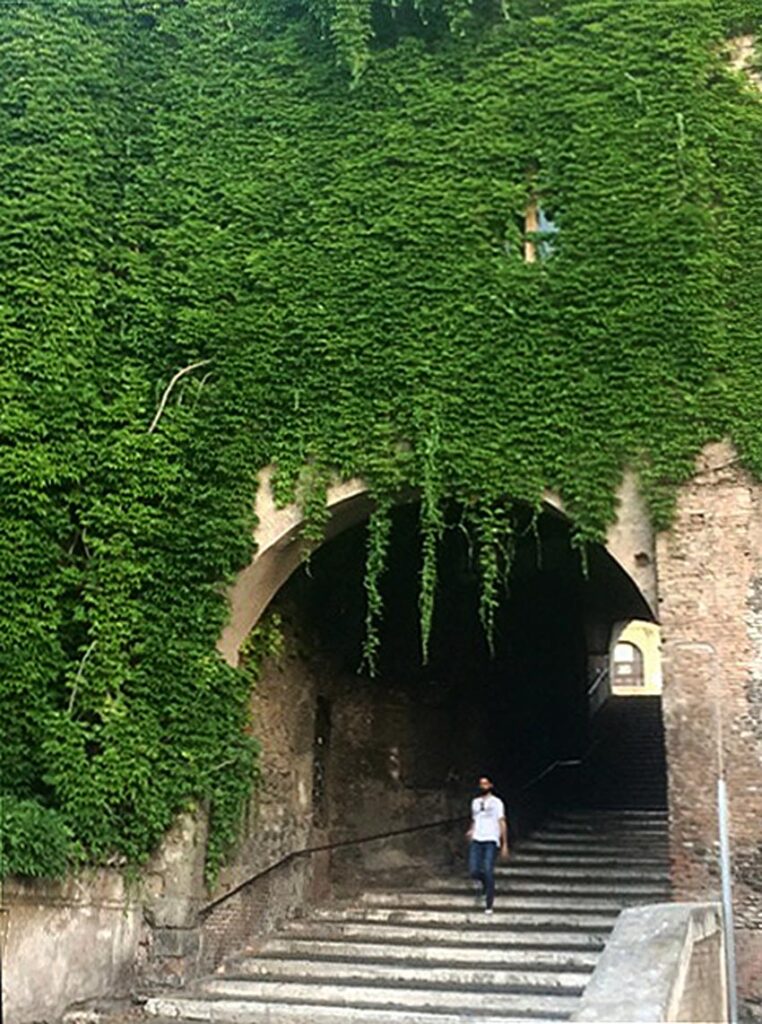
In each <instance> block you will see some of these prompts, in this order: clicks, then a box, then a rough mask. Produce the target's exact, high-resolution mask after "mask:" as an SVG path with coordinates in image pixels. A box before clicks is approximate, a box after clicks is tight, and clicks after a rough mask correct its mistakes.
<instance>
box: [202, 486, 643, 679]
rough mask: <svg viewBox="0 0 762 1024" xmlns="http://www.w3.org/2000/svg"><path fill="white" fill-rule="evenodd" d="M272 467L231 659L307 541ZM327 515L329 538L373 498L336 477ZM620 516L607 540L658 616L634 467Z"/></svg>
mask: <svg viewBox="0 0 762 1024" xmlns="http://www.w3.org/2000/svg"><path fill="white" fill-rule="evenodd" d="M272 477H273V467H272V466H266V467H265V468H264V469H263V470H262V471H261V472H260V474H259V486H258V489H257V497H256V504H255V512H256V516H257V527H256V529H255V532H254V542H255V544H256V552H255V554H254V556H253V558H252V560H251V562H250V563H249V565H248V566H246V568H245V569H243V570H242V571H241V572H240V573H239V575H238V577H237V579H236V580H235V582H234V583H233V585H232V587H231V588H230V591H229V595H228V596H229V602H230V618H229V621H228V624H227V626H226V627H225V629H224V630H223V632H222V634H221V636H220V639H219V641H218V644H217V649H218V651H219V652H220V654H221V655H222V656H223V658H224V659H225V661H227V663H228V664H229V665H233V666H235V665H237V664H238V657H239V651H240V648H241V645H242V644H243V642H244V640H245V639H246V637H247V636H248V634H249V633H250V631H251V630H252V629H253V628H254V626H255V625H256V624H257V622H258V621H259V619H260V617H261V615H262V614H263V612H264V611H265V609H266V608H267V606H268V604H269V603H270V601H271V600H272V599H273V597H274V596H275V595H276V593H277V592H278V591H279V590H280V588H281V587H282V586H283V584H284V583H285V582H286V580H288V578H289V577H290V576H291V574H292V573H293V572H294V571H295V570H296V569H297V568H298V567H299V565H300V564H301V562H302V558H303V551H304V547H303V544H302V540H301V534H302V528H303V526H304V517H303V514H302V512H301V510H300V508H299V506H298V505H297V504H295V503H292V504H290V505H286V506H285V507H278V506H277V505H276V502H275V499H274V496H273V491H272ZM543 500H544V503H545V505H546V506H548V507H550V508H552V509H555V510H556V511H557V512H559V513H561V514H562V515H564V516H565V515H566V512H565V509H564V504H563V501H562V500H561V498H560V497H559V496H558V495H557V494H555V493H554V492H552V491H546V492H545V494H544V495H543ZM326 506H327V509H328V520H327V524H326V528H325V540H326V541H327V540H330V539H331V538H332V537H335V536H337V535H338V534H340V533H342V532H343V531H344V530H346V529H348V528H349V527H351V526H355V525H357V524H358V523H361V522H363V521H365V520H366V519H367V518H368V516H369V515H370V513H371V511H372V509H373V502H372V499H371V497H370V495H369V492H368V487H367V484H365V482H364V481H363V480H362V479H360V478H359V477H353V478H352V479H350V480H345V481H336V482H335V483H333V484H332V485H331V486H330V487H329V488H328V492H327V496H326ZM617 510H618V511H617V518H616V520H615V522H613V523H612V524H611V526H610V527H609V530H608V533H607V536H606V542H605V544H604V545H603V546H604V547H605V549H606V551H607V552H608V553H609V555H611V557H612V558H613V559H614V561H615V562H616V563H617V564H618V566H619V567H620V568H621V569H622V570H623V571H624V572H625V573H626V574H627V575H628V576H629V577H630V578H631V580H632V582H633V583H634V584H635V586H636V587H637V589H638V590H639V592H640V594H641V595H642V597H643V599H644V601H645V603H646V605H647V606H648V608H649V609H650V611H651V613H652V615H653V616H654V618H656V615H657V609H658V596H657V588H656V568H655V558H654V550H655V540H654V533H653V530H652V528H651V524H650V519H649V516H648V512H647V510H646V507H645V503H644V501H643V498H642V496H641V494H640V491H639V488H638V482H637V478H636V476H635V474H634V473H631V472H627V473H625V475H624V477H623V479H622V482H621V484H620V486H619V489H618V492H617Z"/></svg>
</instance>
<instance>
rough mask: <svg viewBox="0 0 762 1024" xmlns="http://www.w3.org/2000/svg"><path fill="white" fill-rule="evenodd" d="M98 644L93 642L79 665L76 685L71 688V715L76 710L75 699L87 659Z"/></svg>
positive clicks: (75, 680) (75, 678)
mask: <svg viewBox="0 0 762 1024" xmlns="http://www.w3.org/2000/svg"><path fill="white" fill-rule="evenodd" d="M97 643H98V641H97V640H93V642H92V643H91V644H90V646H89V647H88V648H87V650H86V651H85V653H84V654H83V655H82V661H80V663H79V668H78V669H77V674H76V676H75V677H74V685H73V686H72V688H71V696H70V697H69V714H71V713H72V711H73V710H74V698H75V697H76V696H77V688H78V687H79V682H80V680H81V678H82V672H83V671H84V668H85V662H86V661H87V659H88V658H89V657H90V655H91V654H92V653H93V651H94V650H95V645H96V644H97Z"/></svg>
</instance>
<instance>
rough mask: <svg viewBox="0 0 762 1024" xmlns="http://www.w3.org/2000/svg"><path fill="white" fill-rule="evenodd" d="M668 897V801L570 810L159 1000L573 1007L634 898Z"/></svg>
mask: <svg viewBox="0 0 762 1024" xmlns="http://www.w3.org/2000/svg"><path fill="white" fill-rule="evenodd" d="M668 898H669V883H668V876H667V839H666V814H665V812H663V811H649V810H632V811H611V810H579V811H567V812H559V813H558V814H556V815H555V816H554V817H552V818H551V819H549V820H548V821H547V822H546V823H545V824H544V825H543V827H542V828H540V829H538V830H537V831H536V832H534V833H533V834H532V835H531V836H530V837H528V838H527V839H525V840H523V841H522V842H520V843H518V844H517V845H516V847H515V849H514V850H513V851H512V854H511V858H510V861H509V862H508V863H507V864H505V865H503V866H501V867H500V868H499V869H498V883H497V898H496V903H495V912H494V914H493V915H491V916H487V915H485V914H484V911H483V908H482V907H481V906H479V905H477V900H476V897H475V894H474V892H473V891H472V889H471V887H470V883H469V882H468V880H465V879H464V876H463V875H458V876H454V875H453V876H437V877H431V876H427V877H424V878H421V879H419V880H418V881H417V883H416V884H412V883H410V882H408V883H406V884H400V885H398V886H389V885H387V886H384V887H375V888H370V889H369V890H368V891H367V892H365V893H364V894H362V895H361V896H360V897H359V898H357V899H354V900H352V901H347V902H344V903H336V904H334V905H331V906H326V907H321V908H318V909H315V910H313V911H312V912H311V913H310V914H309V916H308V917H305V918H301V919H298V920H292V921H288V922H286V923H285V924H284V926H283V927H282V929H281V930H280V931H279V932H278V933H277V934H275V935H273V936H272V937H271V938H269V939H267V940H266V941H264V942H263V943H262V944H260V945H259V947H258V948H256V950H254V949H252V950H251V951H249V952H244V953H240V954H239V955H237V956H234V957H230V958H229V959H228V960H226V961H225V963H224V964H223V965H222V966H221V967H220V969H219V970H218V971H217V972H216V973H214V974H213V975H209V976H207V977H205V978H202V979H200V980H199V981H198V982H197V983H196V984H195V985H194V986H193V988H192V989H188V990H185V991H182V992H180V993H178V994H176V995H160V996H155V997H153V998H151V999H149V1000H148V1002H147V1004H146V1007H145V1009H146V1012H147V1014H149V1015H151V1016H153V1017H158V1018H165V1019H166V1018H173V1019H174V1020H175V1021H177V1020H178V1019H180V1020H184V1021H200V1020H203V1021H219V1022H221V1024H223V1022H231V1024H260V1022H263V1024H264V1022H267V1024H321V1022H325V1024H339V1022H341V1024H355V1022H356V1024H456V1022H457V1024H463V1022H467V1021H472V1022H478V1024H509V1022H512V1021H524V1022H526V1021H534V1022H537V1021H546V1022H547V1021H557V1020H567V1019H568V1018H569V1016H570V1015H571V1014H572V1012H573V1011H574V1009H575V1006H576V1004H577V1001H578V999H579V997H580V995H581V993H582V991H583V989H584V987H585V985H586V984H587V981H588V979H589V977H590V974H591V973H592V971H593V968H594V966H595V963H596V961H597V958H598V956H599V954H600V952H601V950H602V948H603V946H604V943H605V941H606V938H607V936H608V934H609V932H610V931H611V929H612V927H613V925H614V922H615V920H616V917H617V914H618V913H619V911H620V910H621V909H622V908H623V907H627V906H634V905H638V904H643V903H654V902H662V901H664V900H666V899H668Z"/></svg>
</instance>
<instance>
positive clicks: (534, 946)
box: [283, 914, 612, 957]
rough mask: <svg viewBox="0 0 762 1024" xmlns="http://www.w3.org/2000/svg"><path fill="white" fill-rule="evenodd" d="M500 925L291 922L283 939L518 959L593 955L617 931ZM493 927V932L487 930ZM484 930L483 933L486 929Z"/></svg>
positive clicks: (606, 926)
mask: <svg viewBox="0 0 762 1024" xmlns="http://www.w3.org/2000/svg"><path fill="white" fill-rule="evenodd" d="M495 924H497V922H496V921H495V919H494V915H493V917H492V918H489V919H488V918H487V917H486V916H485V915H484V914H482V915H479V916H478V924H477V925H470V926H466V927H464V926H463V925H462V924H460V925H458V927H457V928H443V927H437V926H436V925H431V924H428V925H425V926H421V925H411V924H405V923H402V922H397V921H382V922H374V921H329V920H322V921H319V922H316V921H314V920H309V919H308V920H300V921H289V922H287V923H286V925H285V926H284V929H283V937H284V939H285V940H286V941H289V940H290V939H291V938H292V937H297V938H301V939H303V940H305V941H308V942H311V943H319V942H347V943H355V942H374V943H383V944H384V945H388V946H392V945H394V944H396V943H410V944H411V945H415V946H418V948H424V949H431V950H432V952H434V953H435V952H436V949H437V948H438V947H439V946H442V947H450V946H454V945H457V946H458V947H460V948H462V949H464V950H471V949H477V950H479V951H481V952H485V951H486V950H487V949H494V950H496V951H498V952H504V954H505V956H506V957H507V956H509V955H512V952H513V951H515V950H532V951H535V950H542V951H547V950H559V951H562V952H566V951H572V950H573V951H579V950H583V951H593V952H598V951H600V950H601V949H602V948H603V945H604V943H605V941H606V939H607V938H608V936H609V933H610V931H611V927H612V922H611V921H610V919H608V918H607V919H606V922H605V924H604V925H603V926H602V927H600V928H591V929H581V930H577V931H573V930H572V929H570V928H568V927H567V928H564V926H563V925H562V924H561V925H559V926H558V927H555V928H548V927H543V928H539V929H532V928H527V927H525V928H520V929H518V928H517V929H516V930H515V931H511V930H510V929H509V930H506V929H503V928H500V927H498V928H494V927H492V926H493V925H495ZM485 925H488V927H485ZM480 926H481V927H480Z"/></svg>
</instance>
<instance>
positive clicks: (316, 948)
mask: <svg viewBox="0 0 762 1024" xmlns="http://www.w3.org/2000/svg"><path fill="white" fill-rule="evenodd" d="M416 937H418V938H419V936H418V933H416ZM485 939H488V940H489V945H488V946H487V947H486V948H485V947H484V946H479V945H476V944H469V945H455V944H453V943H452V942H449V943H445V942H437V943H432V942H428V943H425V944H424V943H421V942H420V941H419V942H417V943H414V942H411V941H409V940H405V939H402V938H400V939H399V940H398V941H397V942H396V943H392V942H378V941H377V942H366V941H362V940H361V939H358V938H354V939H352V940H349V939H348V938H347V937H343V938H335V939H334V938H312V937H310V936H309V935H308V936H304V937H300V936H299V935H297V934H292V935H289V937H288V938H285V937H280V938H275V939H270V940H269V941H268V942H267V943H266V944H265V946H264V947H263V948H262V949H261V950H260V951H259V953H258V954H257V955H258V956H259V957H261V958H262V960H263V961H267V960H269V958H283V957H287V958H289V959H291V958H294V959H297V960H299V959H302V958H305V957H306V958H309V959H310V960H312V961H313V962H317V961H320V960H330V961H331V962H341V961H342V960H349V961H351V962H353V963H354V962H359V961H362V960H369V961H375V962H383V963H390V964H396V963H398V962H401V963H405V964H431V965H435V964H438V965H440V966H445V967H449V966H453V965H455V964H465V965H468V966H471V967H500V968H503V969H505V970H524V971H535V970H537V971H556V970H558V971H567V970H569V971H589V970H592V969H593V967H594V966H595V964H596V962H597V960H598V948H597V947H593V948H585V947H575V948H572V949H570V950H564V949H553V948H546V947H544V945H543V943H542V941H541V939H542V936H538V937H536V939H535V942H534V943H533V944H531V945H529V944H527V943H526V942H525V943H524V945H523V946H518V944H516V945H515V946H508V947H506V945H505V944H503V943H501V944H500V945H499V946H495V939H494V935H491V934H490V935H487V936H485ZM238 962H239V961H238V960H236V961H235V962H234V964H237V963H238Z"/></svg>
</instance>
